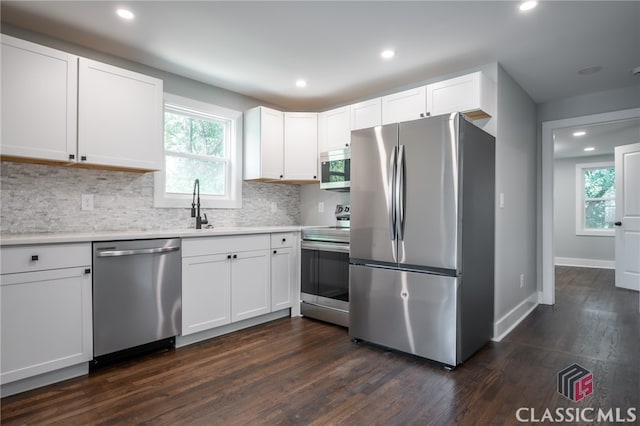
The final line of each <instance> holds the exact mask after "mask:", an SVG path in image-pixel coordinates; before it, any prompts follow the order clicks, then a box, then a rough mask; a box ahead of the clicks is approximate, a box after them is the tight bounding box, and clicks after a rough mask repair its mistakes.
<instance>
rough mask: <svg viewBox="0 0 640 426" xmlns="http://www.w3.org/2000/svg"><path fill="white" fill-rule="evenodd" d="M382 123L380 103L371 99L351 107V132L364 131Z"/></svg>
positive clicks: (376, 99) (378, 100)
mask: <svg viewBox="0 0 640 426" xmlns="http://www.w3.org/2000/svg"><path fill="white" fill-rule="evenodd" d="M381 123H382V101H381V99H380V98H375V99H371V100H368V101H364V102H359V103H357V104H353V105H351V130H358V129H366V128H367V127H374V126H379V125H380V124H381Z"/></svg>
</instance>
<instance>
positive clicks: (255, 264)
mask: <svg viewBox="0 0 640 426" xmlns="http://www.w3.org/2000/svg"><path fill="white" fill-rule="evenodd" d="M269 312H271V259H270V256H269V250H254V251H246V252H240V253H234V254H233V256H232V259H231V321H241V320H244V319H247V318H252V317H256V316H258V315H263V314H267V313H269Z"/></svg>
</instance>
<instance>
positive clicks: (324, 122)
mask: <svg viewBox="0 0 640 426" xmlns="http://www.w3.org/2000/svg"><path fill="white" fill-rule="evenodd" d="M349 145H351V107H350V106H344V107H341V108H336V109H332V110H330V111H325V112H321V113H319V114H318V154H319V153H322V152H327V151H334V150H338V149H345V148H348V147H349Z"/></svg>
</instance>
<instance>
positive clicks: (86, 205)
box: [82, 194, 93, 210]
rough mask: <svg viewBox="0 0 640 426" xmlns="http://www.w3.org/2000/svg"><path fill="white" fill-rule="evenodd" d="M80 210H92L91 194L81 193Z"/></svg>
mask: <svg viewBox="0 0 640 426" xmlns="http://www.w3.org/2000/svg"><path fill="white" fill-rule="evenodd" d="M82 210H93V194H82Z"/></svg>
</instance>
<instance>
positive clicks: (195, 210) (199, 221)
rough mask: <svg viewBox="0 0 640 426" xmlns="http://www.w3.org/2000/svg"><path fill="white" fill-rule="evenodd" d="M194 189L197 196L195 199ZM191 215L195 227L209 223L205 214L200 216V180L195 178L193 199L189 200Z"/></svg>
mask: <svg viewBox="0 0 640 426" xmlns="http://www.w3.org/2000/svg"><path fill="white" fill-rule="evenodd" d="M196 189H197V190H198V198H197V201H196ZM191 217H195V218H196V229H202V225H206V224H208V223H209V221H208V220H207V214H206V213H205V214H204V219H203V218H201V217H200V181H199V180H198V179H196V181H195V182H194V183H193V201H192V202H191Z"/></svg>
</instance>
